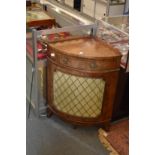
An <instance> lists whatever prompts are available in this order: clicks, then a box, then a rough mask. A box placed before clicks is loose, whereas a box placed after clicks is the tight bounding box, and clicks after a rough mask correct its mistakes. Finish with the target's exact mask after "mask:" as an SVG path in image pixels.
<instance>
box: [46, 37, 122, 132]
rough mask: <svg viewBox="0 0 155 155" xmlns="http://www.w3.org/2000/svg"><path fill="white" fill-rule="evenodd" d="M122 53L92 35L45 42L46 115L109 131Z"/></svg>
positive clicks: (74, 123)
mask: <svg viewBox="0 0 155 155" xmlns="http://www.w3.org/2000/svg"><path fill="white" fill-rule="evenodd" d="M120 59H121V54H120V53H119V51H118V50H117V49H114V48H112V47H111V46H110V45H108V44H106V43H105V42H103V41H101V40H99V39H97V38H94V37H81V38H80V37H79V38H72V39H68V40H67V39H66V40H63V41H57V42H54V43H49V44H48V58H47V86H48V95H47V100H48V116H51V115H52V114H53V113H54V114H56V115H58V116H59V117H60V118H61V119H63V120H64V121H68V122H70V123H72V124H73V125H99V124H100V125H103V126H104V127H105V129H107V130H108V128H109V125H110V124H109V123H110V120H111V116H112V110H113V102H114V97H115V92H116V85H117V80H118V72H119V68H120Z"/></svg>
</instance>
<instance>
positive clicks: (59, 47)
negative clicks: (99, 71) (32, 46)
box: [49, 37, 121, 58]
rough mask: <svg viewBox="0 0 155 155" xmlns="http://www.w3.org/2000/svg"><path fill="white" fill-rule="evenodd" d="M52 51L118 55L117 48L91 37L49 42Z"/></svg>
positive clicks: (72, 53) (86, 55) (74, 53)
mask: <svg viewBox="0 0 155 155" xmlns="http://www.w3.org/2000/svg"><path fill="white" fill-rule="evenodd" d="M49 47H50V48H52V49H53V50H54V51H58V52H61V53H64V54H68V55H73V56H79V57H86V58H111V57H120V56H121V54H120V52H119V51H118V50H117V49H114V48H112V47H111V46H110V45H108V44H106V43H105V42H103V41H101V40H98V39H97V38H93V37H86V38H78V39H72V40H65V41H60V42H56V43H51V44H49Z"/></svg>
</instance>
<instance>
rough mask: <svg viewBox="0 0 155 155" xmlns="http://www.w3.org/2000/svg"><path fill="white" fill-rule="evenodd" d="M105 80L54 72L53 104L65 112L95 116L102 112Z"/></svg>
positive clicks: (88, 116) (78, 115)
mask: <svg viewBox="0 0 155 155" xmlns="http://www.w3.org/2000/svg"><path fill="white" fill-rule="evenodd" d="M104 89H105V81H104V80H103V79H101V78H90V77H89V78H87V77H79V76H74V75H70V74H66V73H62V72H60V71H55V72H54V79H53V105H54V106H55V108H56V109H57V110H59V111H61V112H63V113H66V114H69V115H72V116H77V117H83V118H95V117H97V116H99V115H100V114H101V110H102V102H103V95H104Z"/></svg>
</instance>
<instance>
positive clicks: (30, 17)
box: [26, 10, 55, 28]
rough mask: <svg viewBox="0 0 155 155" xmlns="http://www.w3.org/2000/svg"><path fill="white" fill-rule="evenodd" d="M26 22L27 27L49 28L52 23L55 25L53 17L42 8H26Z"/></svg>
mask: <svg viewBox="0 0 155 155" xmlns="http://www.w3.org/2000/svg"><path fill="white" fill-rule="evenodd" d="M26 24H27V26H28V27H29V28H30V27H45V28H51V27H52V26H53V25H55V19H54V18H52V17H50V16H49V15H48V14H46V12H44V11H43V10H28V11H26Z"/></svg>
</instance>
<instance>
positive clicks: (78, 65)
mask: <svg viewBox="0 0 155 155" xmlns="http://www.w3.org/2000/svg"><path fill="white" fill-rule="evenodd" d="M48 57H49V59H50V60H51V61H52V62H53V63H56V64H57V65H59V64H60V65H63V66H64V67H65V66H66V67H71V68H75V69H79V70H86V71H104V70H109V69H117V68H119V66H120V64H119V59H114V58H111V59H104V60H92V59H86V58H79V57H73V56H68V55H63V54H60V53H57V52H54V51H50V52H48Z"/></svg>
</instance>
